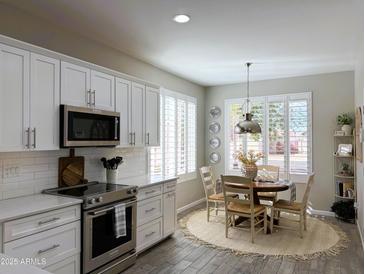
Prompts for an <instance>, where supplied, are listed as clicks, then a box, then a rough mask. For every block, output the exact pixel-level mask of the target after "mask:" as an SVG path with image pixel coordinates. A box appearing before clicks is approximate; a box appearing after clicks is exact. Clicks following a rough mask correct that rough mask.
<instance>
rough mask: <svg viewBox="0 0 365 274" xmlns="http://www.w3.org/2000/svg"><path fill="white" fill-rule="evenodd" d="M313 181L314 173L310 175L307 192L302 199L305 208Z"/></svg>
mask: <svg viewBox="0 0 365 274" xmlns="http://www.w3.org/2000/svg"><path fill="white" fill-rule="evenodd" d="M313 183H314V173H312V174H311V175H309V177H308V181H307V187H306V188H305V192H304V195H303V199H302V205H303V206H304V208H307V205H308V199H309V194H310V191H311V188H312V185H313Z"/></svg>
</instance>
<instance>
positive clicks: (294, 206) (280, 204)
mask: <svg viewBox="0 0 365 274" xmlns="http://www.w3.org/2000/svg"><path fill="white" fill-rule="evenodd" d="M274 207H275V208H278V209H280V208H281V209H289V210H294V211H300V210H301V209H302V203H297V202H293V203H290V201H287V200H279V201H277V202H275V203H274Z"/></svg>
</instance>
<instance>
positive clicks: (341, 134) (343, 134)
mask: <svg viewBox="0 0 365 274" xmlns="http://www.w3.org/2000/svg"><path fill="white" fill-rule="evenodd" d="M335 136H345V132H344V131H343V130H336V131H335Z"/></svg>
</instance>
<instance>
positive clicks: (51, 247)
mask: <svg viewBox="0 0 365 274" xmlns="http://www.w3.org/2000/svg"><path fill="white" fill-rule="evenodd" d="M58 247H60V245H59V244H55V245H52V246H50V247H48V248H45V249H40V250H38V254H42V253H45V252H48V251H51V250H53V249H56V248H58Z"/></svg>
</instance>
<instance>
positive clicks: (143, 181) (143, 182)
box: [117, 176, 178, 188]
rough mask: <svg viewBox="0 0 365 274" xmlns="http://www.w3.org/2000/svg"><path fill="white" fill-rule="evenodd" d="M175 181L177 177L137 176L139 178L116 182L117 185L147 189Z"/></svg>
mask: <svg viewBox="0 0 365 274" xmlns="http://www.w3.org/2000/svg"><path fill="white" fill-rule="evenodd" d="M177 179H178V177H164V176H153V177H151V176H139V177H133V178H125V179H121V180H118V182H117V184H120V185H134V186H138V187H139V188H144V187H149V186H152V185H157V184H162V183H166V182H170V181H175V180H177Z"/></svg>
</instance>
